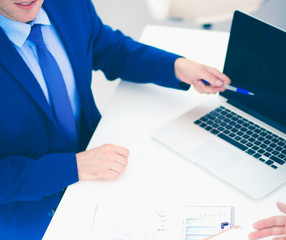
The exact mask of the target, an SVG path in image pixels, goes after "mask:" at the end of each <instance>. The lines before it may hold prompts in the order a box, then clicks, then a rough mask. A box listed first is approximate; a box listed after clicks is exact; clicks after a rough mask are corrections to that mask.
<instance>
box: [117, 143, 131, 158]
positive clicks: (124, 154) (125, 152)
mask: <svg viewBox="0 0 286 240" xmlns="http://www.w3.org/2000/svg"><path fill="white" fill-rule="evenodd" d="M114 151H115V152H116V153H117V154H119V155H121V156H122V157H125V158H128V157H129V154H130V152H129V150H128V149H127V148H125V147H121V146H117V145H115V146H114Z"/></svg>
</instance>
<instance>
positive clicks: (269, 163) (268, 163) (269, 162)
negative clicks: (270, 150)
mask: <svg viewBox="0 0 286 240" xmlns="http://www.w3.org/2000/svg"><path fill="white" fill-rule="evenodd" d="M272 163H274V162H273V161H271V160H268V161H266V162H265V164H267V165H269V166H270V165H271V164H272Z"/></svg>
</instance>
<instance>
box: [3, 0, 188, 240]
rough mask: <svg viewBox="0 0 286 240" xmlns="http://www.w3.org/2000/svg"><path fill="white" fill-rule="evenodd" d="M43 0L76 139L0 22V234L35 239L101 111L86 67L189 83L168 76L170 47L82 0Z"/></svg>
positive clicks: (72, 175) (112, 75) (111, 74)
mask: <svg viewBox="0 0 286 240" xmlns="http://www.w3.org/2000/svg"><path fill="white" fill-rule="evenodd" d="M43 7H44V9H45V10H46V12H47V14H48V16H49V18H50V20H51V22H52V23H53V24H54V26H55V28H56V30H57V31H58V33H59V35H60V38H61V40H62V41H63V43H64V46H65V48H66V51H67V53H68V56H69V59H70V61H71V64H72V68H73V71H74V75H75V80H76V86H77V89H78V92H79V97H80V102H81V108H82V113H81V127H80V131H79V132H80V133H79V146H78V148H77V149H75V148H73V147H72V146H69V145H68V143H67V141H66V140H65V138H64V136H63V135H62V133H61V132H60V130H59V128H58V127H57V124H56V122H55V119H54V118H53V115H52V112H51V109H50V107H49V105H48V103H47V101H46V99H45V96H44V94H43V92H42V90H41V88H40V86H39V84H38V82H37V80H36V79H35V77H34V76H33V74H32V73H31V71H30V70H29V68H28V67H27V65H26V64H25V62H24V61H23V60H22V58H21V57H20V55H19V54H18V52H17V51H16V49H15V48H14V46H13V45H12V43H11V42H10V41H9V39H8V38H7V36H6V35H5V33H4V32H3V30H2V29H1V28H0V113H1V118H0V145H1V148H0V238H1V239H40V238H41V237H42V236H43V234H44V232H45V230H46V228H47V226H48V224H49V222H50V220H51V210H52V209H56V207H57V206H58V204H59V201H60V199H61V197H62V194H63V192H61V193H58V192H60V191H61V190H62V189H64V188H66V187H67V186H68V185H70V184H72V183H75V182H77V181H78V174H77V165H76V159H75V153H76V152H78V151H82V150H84V149H85V148H86V146H87V144H88V142H89V140H90V138H91V136H92V133H93V132H94V130H95V128H96V126H97V124H98V122H99V120H100V117H101V116H100V113H99V112H98V110H97V108H96V105H95V103H94V100H93V96H92V92H91V88H90V86H91V73H92V70H98V69H101V70H102V71H103V72H104V73H105V75H106V77H107V78H108V79H110V80H112V79H116V78H118V77H120V78H123V79H125V80H129V81H134V82H140V83H147V82H153V83H155V84H159V85H162V86H166V87H172V88H177V89H187V88H188V87H189V86H188V85H186V84H184V83H182V82H180V81H178V80H177V79H176V78H175V74H174V61H175V59H176V58H177V57H178V56H177V55H174V54H171V53H167V52H164V51H162V50H159V49H156V48H152V47H148V46H145V45H143V44H139V43H137V42H134V41H133V40H132V39H130V38H128V37H125V36H124V35H123V34H122V33H121V32H120V31H113V30H112V29H111V28H110V27H108V26H105V25H103V24H102V22H101V20H100V19H99V17H98V16H97V14H96V12H95V10H94V8H93V5H92V4H91V2H90V0H80V1H78V0H45V2H44V5H43ZM57 193H58V194H57Z"/></svg>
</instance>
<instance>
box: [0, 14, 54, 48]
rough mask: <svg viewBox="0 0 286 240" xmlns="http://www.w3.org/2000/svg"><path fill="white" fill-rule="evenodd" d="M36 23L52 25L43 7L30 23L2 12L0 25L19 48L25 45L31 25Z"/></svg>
mask: <svg viewBox="0 0 286 240" xmlns="http://www.w3.org/2000/svg"><path fill="white" fill-rule="evenodd" d="M34 24H41V25H51V22H50V20H49V18H48V15H47V13H46V12H45V10H44V9H43V8H41V9H40V11H39V13H38V15H37V17H36V18H35V19H34V20H33V21H32V22H31V23H30V24H27V23H22V22H17V21H14V20H12V19H9V18H6V17H4V16H2V15H1V14H0V27H1V28H2V29H3V31H4V32H5V33H6V35H7V37H8V38H9V39H10V41H12V42H13V43H14V44H15V45H16V46H18V47H19V48H21V47H22V46H23V45H24V43H25V41H26V40H27V38H28V36H29V34H30V31H31V26H33V25H34Z"/></svg>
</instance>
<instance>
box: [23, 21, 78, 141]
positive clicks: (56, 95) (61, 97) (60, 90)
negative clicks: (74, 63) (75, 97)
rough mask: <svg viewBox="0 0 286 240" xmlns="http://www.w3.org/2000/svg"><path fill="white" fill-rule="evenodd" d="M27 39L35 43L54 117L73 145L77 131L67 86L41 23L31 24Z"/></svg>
mask: <svg viewBox="0 0 286 240" xmlns="http://www.w3.org/2000/svg"><path fill="white" fill-rule="evenodd" d="M28 39H29V40H30V41H32V42H33V43H35V44H36V47H37V54H38V60H39V65H40V67H41V70H42V73H43V76H44V79H45V82H46V85H47V89H48V93H49V98H50V104H51V107H52V110H53V113H54V116H55V119H56V121H57V123H58V125H59V127H60V129H62V131H63V133H64V135H66V136H67V138H68V140H69V141H70V142H71V143H72V144H73V145H75V144H76V142H77V131H76V124H75V119H74V115H73V112H72V107H71V103H70V99H69V96H68V92H67V88H66V85H65V81H64V78H63V75H62V73H61V70H60V68H59V66H58V64H57V62H56V60H55V58H54V57H53V55H52V54H51V53H50V52H49V50H48V49H47V46H46V44H45V42H44V40H43V36H42V31H41V25H39V24H35V25H33V26H32V29H31V32H30V35H29V37H28Z"/></svg>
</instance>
